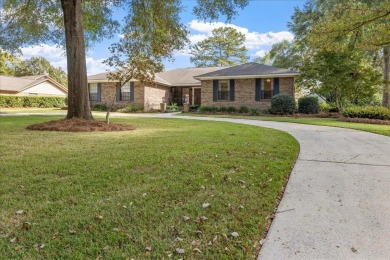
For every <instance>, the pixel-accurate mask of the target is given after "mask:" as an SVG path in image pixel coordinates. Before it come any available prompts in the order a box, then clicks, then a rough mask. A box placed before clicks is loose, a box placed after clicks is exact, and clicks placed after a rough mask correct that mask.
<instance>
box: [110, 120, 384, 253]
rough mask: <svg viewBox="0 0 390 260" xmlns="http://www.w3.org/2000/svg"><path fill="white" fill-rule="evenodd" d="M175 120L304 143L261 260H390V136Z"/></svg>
mask: <svg viewBox="0 0 390 260" xmlns="http://www.w3.org/2000/svg"><path fill="white" fill-rule="evenodd" d="M122 115H123V114H122ZM112 116H113V117H114V116H116V115H115V114H114V113H113V115H112ZM123 116H143V117H148V116H149V117H163V118H172V116H171V115H169V114H152V115H145V114H142V115H129V114H126V115H123ZM174 118H176V119H192V120H212V121H224V122H232V123H241V124H248V125H256V126H263V127H269V128H274V129H278V130H282V131H285V132H288V133H290V134H291V135H292V136H294V137H295V138H296V139H297V140H298V142H299V144H300V154H299V157H298V160H297V162H296V164H295V166H294V169H293V171H292V173H291V176H290V179H289V181H288V184H287V187H286V190H285V193H284V196H283V199H282V201H281V202H280V204H279V207H278V210H277V213H276V217H275V219H274V221H273V222H272V225H271V228H270V231H269V232H268V235H267V238H266V240H265V242H264V244H263V247H262V249H261V251H260V256H259V259H352V258H353V259H390V137H386V136H381V135H376V134H371V133H367V132H361V131H357V130H351V129H343V128H333V127H326V126H313V125H302V124H293V123H282V122H267V121H255V120H246V119H229V118H206V117H191V116H180V117H174Z"/></svg>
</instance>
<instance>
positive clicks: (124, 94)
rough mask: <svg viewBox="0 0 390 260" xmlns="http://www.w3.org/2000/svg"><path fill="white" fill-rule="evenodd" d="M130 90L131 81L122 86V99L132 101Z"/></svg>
mask: <svg viewBox="0 0 390 260" xmlns="http://www.w3.org/2000/svg"><path fill="white" fill-rule="evenodd" d="M130 92H131V88H130V82H127V83H125V84H124V85H123V86H122V87H121V101H130Z"/></svg>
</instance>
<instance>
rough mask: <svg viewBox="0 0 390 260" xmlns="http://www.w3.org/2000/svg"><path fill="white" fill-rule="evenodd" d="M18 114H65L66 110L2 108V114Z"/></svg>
mask: <svg viewBox="0 0 390 260" xmlns="http://www.w3.org/2000/svg"><path fill="white" fill-rule="evenodd" d="M17 113H64V114H66V110H63V109H61V108H36V107H16V108H5V107H0V114H17Z"/></svg>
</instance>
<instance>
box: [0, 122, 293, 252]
mask: <svg viewBox="0 0 390 260" xmlns="http://www.w3.org/2000/svg"><path fill="white" fill-rule="evenodd" d="M57 118H60V117H42V116H29V117H2V118H0V180H1V181H0V209H1V211H0V253H1V258H7V259H15V258H24V259H37V258H45V259H53V258H66V259H85V258H88V259H91V258H92V259H95V258H96V257H102V258H107V259H124V258H126V257H129V258H133V257H134V258H136V259H142V258H147V257H150V258H153V259H161V258H168V257H169V256H170V255H171V256H172V257H174V258H183V257H184V258H187V259H193V258H197V259H206V258H207V259H223V258H230V259H232V258H237V259H248V258H251V257H252V256H253V255H255V254H256V253H257V247H258V241H259V239H260V238H261V236H262V235H263V233H264V231H265V230H266V226H267V225H269V217H270V215H272V212H273V210H274V208H275V206H276V203H277V198H278V196H280V194H281V191H282V187H283V185H284V184H285V183H286V180H287V177H288V175H289V172H290V171H291V168H292V167H293V164H294V161H295V159H296V157H297V154H298V149H299V148H298V143H297V142H296V141H295V139H293V138H292V137H291V136H289V135H288V134H286V133H283V132H280V131H276V130H271V129H264V128H260V127H254V126H245V125H239V124H231V123H223V122H198V121H196V122H194V121H187V120H174V119H173V120H167V119H149V118H122V119H119V118H113V119H112V121H114V122H121V123H129V124H132V125H135V126H136V127H137V129H136V130H134V131H130V132H111V133H104V132H92V133H63V132H39V131H28V130H25V127H26V126H27V125H29V124H33V123H38V122H44V121H48V120H52V119H57ZM204 203H209V204H210V206H209V207H207V208H203V207H202V205H203V204H204ZM19 210H23V213H22V214H17V213H16V212H17V211H19ZM18 213H21V212H18ZM183 216H188V217H189V218H190V219H189V220H187V221H184V220H183ZM203 216H204V217H206V218H207V219H205V218H202V217H203ZM202 219H203V220H202ZM25 222H28V223H29V224H23V223H25ZM23 226H24V228H23ZM232 232H237V233H238V237H232V236H231V233H232ZM178 237H179V238H180V239H178ZM181 239H182V240H181ZM179 240H181V241H179ZM195 240H199V242H198V241H196V242H193V241H195ZM210 241H211V244H208V243H209V242H210ZM191 243H194V245H195V246H196V247H197V248H199V249H200V251H201V252H196V251H193V249H192V245H191ZM199 243H200V244H199ZM42 244H43V245H44V246H42ZM147 247H150V249H151V251H150V252H149V251H148V250H145V249H146V248H147ZM176 248H181V249H184V250H185V253H184V254H182V255H179V254H178V253H176V252H175V250H176ZM148 249H149V248H148Z"/></svg>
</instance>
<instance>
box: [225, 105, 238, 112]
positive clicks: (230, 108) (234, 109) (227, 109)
mask: <svg viewBox="0 0 390 260" xmlns="http://www.w3.org/2000/svg"><path fill="white" fill-rule="evenodd" d="M226 112H228V113H229V114H233V113H236V112H237V108H235V107H232V106H230V107H227V108H226Z"/></svg>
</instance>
